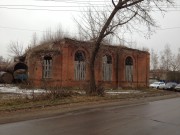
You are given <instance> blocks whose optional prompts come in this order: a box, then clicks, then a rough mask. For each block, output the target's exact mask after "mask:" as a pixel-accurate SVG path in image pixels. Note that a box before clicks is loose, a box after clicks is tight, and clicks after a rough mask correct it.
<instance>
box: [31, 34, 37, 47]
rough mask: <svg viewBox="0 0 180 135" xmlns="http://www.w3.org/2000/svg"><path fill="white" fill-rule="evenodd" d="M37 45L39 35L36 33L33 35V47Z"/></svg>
mask: <svg viewBox="0 0 180 135" xmlns="http://www.w3.org/2000/svg"><path fill="white" fill-rule="evenodd" d="M37 44H38V38H37V34H36V32H35V33H33V36H32V41H31V46H36V45H37Z"/></svg>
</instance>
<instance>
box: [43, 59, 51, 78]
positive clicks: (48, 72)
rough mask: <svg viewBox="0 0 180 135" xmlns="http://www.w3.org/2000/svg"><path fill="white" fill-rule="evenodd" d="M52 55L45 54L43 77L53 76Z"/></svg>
mask: <svg viewBox="0 0 180 135" xmlns="http://www.w3.org/2000/svg"><path fill="white" fill-rule="evenodd" d="M51 73H52V57H50V56H45V57H44V60H43V78H51Z"/></svg>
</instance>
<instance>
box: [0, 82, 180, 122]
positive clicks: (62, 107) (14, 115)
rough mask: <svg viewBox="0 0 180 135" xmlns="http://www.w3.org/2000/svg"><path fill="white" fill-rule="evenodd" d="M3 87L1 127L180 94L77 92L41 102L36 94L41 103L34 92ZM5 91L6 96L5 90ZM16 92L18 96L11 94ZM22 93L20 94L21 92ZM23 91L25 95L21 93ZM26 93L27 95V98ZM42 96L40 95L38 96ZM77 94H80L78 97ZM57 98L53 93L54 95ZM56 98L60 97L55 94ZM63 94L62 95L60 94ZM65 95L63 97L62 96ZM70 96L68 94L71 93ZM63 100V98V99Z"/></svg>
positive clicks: (171, 92)
mask: <svg viewBox="0 0 180 135" xmlns="http://www.w3.org/2000/svg"><path fill="white" fill-rule="evenodd" d="M8 87H9V89H11V92H10V91H8V88H7V86H4V85H3V86H2V85H1V86H0V116H1V117H0V123H1V124H2V123H8V122H15V121H22V120H28V119H36V118H43V117H48V116H55V115H59V114H61V113H67V112H70V111H78V110H80V109H88V108H96V107H100V106H107V105H111V104H113V105H114V104H118V105H128V104H138V103H144V102H149V101H154V100H161V99H166V98H173V97H178V96H180V93H178V92H173V91H163V90H157V89H146V90H144V89H143V90H122V89H121V90H107V91H106V94H105V96H103V97H97V96H94V97H92V96H86V95H85V94H84V92H83V91H75V93H76V94H75V95H74V94H73V95H71V96H68V95H66V96H67V97H63V98H57V99H56V98H55V99H52V98H51V99H46V98H44V96H43V98H42V95H41V94H42V91H43V90H37V91H36V92H35V91H33V93H34V92H35V93H36V94H37V95H40V98H38V99H36V98H35V99H32V93H31V92H32V91H30V90H24V89H23V90H22V89H19V88H17V87H15V86H8ZM2 89H3V90H5V89H6V91H5V92H4V91H3V90H2ZM12 89H13V90H14V89H15V90H16V91H18V92H12V91H13V90H12ZM19 91H21V92H19ZM22 91H23V92H22ZM25 93H26V94H25ZM39 93H41V94H39ZM77 93H78V94H77ZM53 94H54V93H53ZM56 94H57V93H56ZM61 94H62V93H61ZM63 94H64V93H63ZM68 94H69V93H68ZM63 96H64V95H63Z"/></svg>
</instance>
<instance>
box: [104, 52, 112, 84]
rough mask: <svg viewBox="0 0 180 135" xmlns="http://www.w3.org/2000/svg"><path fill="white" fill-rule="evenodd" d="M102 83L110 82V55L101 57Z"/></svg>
mask: <svg viewBox="0 0 180 135" xmlns="http://www.w3.org/2000/svg"><path fill="white" fill-rule="evenodd" d="M102 68H103V81H112V58H111V56H110V55H105V56H104V57H103V65H102Z"/></svg>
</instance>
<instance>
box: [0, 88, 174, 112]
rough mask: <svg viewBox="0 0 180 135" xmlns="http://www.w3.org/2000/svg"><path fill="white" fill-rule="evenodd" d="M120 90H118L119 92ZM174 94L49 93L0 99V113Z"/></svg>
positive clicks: (158, 91) (154, 92) (151, 91)
mask: <svg viewBox="0 0 180 135" xmlns="http://www.w3.org/2000/svg"><path fill="white" fill-rule="evenodd" d="M121 91H122V90H119V92H121ZM170 94H175V93H174V92H171V91H162V90H156V89H148V90H138V92H134V93H128V94H127V93H124V94H117V95H109V94H106V95H104V96H103V97H102V96H87V95H80V94H77V93H76V92H72V91H63V90H61V91H51V92H49V93H46V94H44V93H43V94H40V95H34V96H33V97H31V98H29V97H28V96H27V97H25V98H22V97H18V98H16V99H3V100H2V99H0V111H14V110H21V109H31V108H42V107H43V108H44V107H46V106H56V105H63V104H72V103H84V102H96V103H98V102H101V101H112V100H117V99H118V100H130V99H134V98H136V99H138V98H145V97H154V96H163V95H170ZM0 97H1V94H0Z"/></svg>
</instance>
